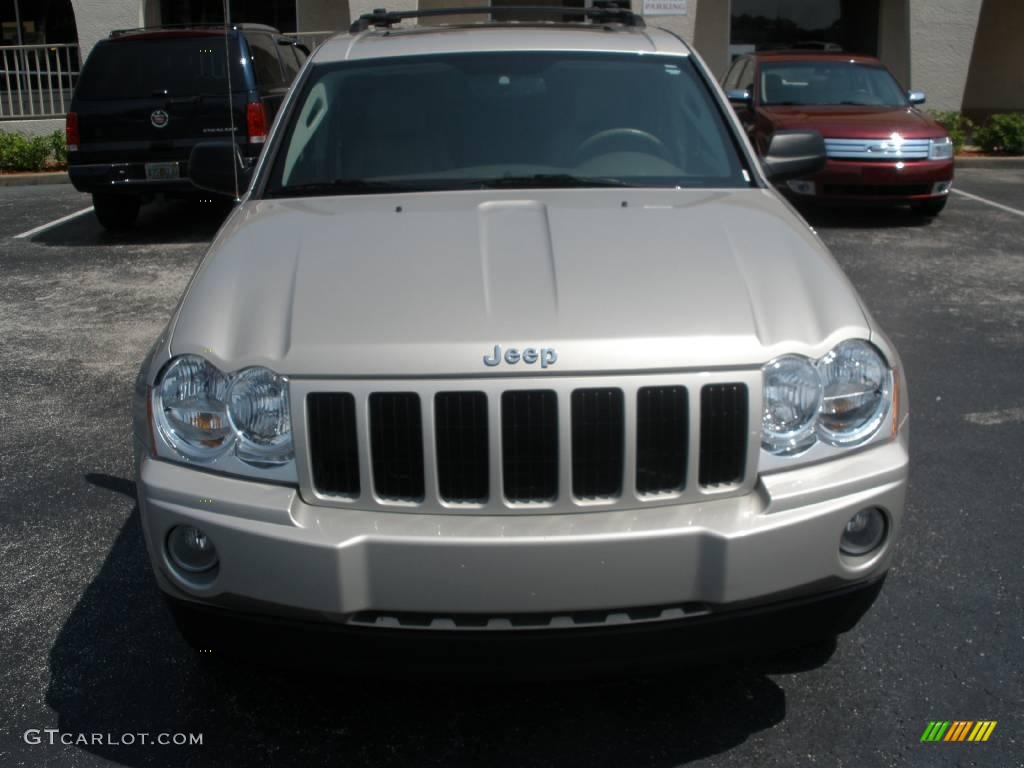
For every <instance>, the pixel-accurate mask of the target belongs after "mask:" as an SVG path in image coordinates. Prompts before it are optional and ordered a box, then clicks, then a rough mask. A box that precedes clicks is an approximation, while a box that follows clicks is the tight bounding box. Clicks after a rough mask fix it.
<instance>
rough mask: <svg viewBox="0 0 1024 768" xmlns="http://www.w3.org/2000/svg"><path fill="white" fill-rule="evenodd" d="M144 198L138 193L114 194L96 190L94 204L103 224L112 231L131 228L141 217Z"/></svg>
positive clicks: (98, 217)
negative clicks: (140, 212) (140, 211)
mask: <svg viewBox="0 0 1024 768" xmlns="http://www.w3.org/2000/svg"><path fill="white" fill-rule="evenodd" d="M141 205H142V200H141V198H139V197H138V196H136V195H112V194H107V193H100V192H95V193H93V196H92V206H93V209H94V210H95V211H96V218H97V219H99V222H100V224H101V225H103V228H104V229H106V230H109V231H111V232H124V231H125V230H128V229H131V228H132V225H134V224H135V220H136V219H137V218H138V217H139V208H140V207H141Z"/></svg>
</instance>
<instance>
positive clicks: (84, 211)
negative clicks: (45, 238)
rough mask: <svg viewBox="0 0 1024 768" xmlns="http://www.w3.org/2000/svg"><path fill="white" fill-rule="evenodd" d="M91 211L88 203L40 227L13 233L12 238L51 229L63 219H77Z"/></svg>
mask: <svg viewBox="0 0 1024 768" xmlns="http://www.w3.org/2000/svg"><path fill="white" fill-rule="evenodd" d="M91 211H92V206H91V205H90V206H89V207H88V208H83V209H82V210H80V211H76V212H75V213H69V214H68V215H67V216H62V217H61V218H59V219H54V220H53V221H50V222H47V223H46V224H43V225H42V226H41V227H36V228H35V229H30V230H29V231H28V232H22V233H21V234H20V235H15V236H14V239H15V240H24V239H25V238H26V237H32V235H38V234H39V233H40V232H45V231H46V230H48V229H52V228H53V227H56V226H58V225H60V224H63V223H64V222H65V221H71V220H72V219H77V218H78V217H79V216H84V215H85V214H87V213H90V212H91Z"/></svg>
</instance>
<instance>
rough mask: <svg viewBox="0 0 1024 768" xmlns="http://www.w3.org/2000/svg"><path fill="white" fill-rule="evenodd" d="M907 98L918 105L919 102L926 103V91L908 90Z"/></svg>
mask: <svg viewBox="0 0 1024 768" xmlns="http://www.w3.org/2000/svg"><path fill="white" fill-rule="evenodd" d="M907 99H908V100H909V101H910V103H911V104H912V105H914V106H917V105H918V104H924V102H925V95H924V91H907Z"/></svg>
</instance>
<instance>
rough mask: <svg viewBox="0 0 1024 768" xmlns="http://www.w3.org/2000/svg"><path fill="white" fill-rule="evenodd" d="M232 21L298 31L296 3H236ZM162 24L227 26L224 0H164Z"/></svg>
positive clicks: (238, 0) (274, 0)
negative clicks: (296, 26)
mask: <svg viewBox="0 0 1024 768" xmlns="http://www.w3.org/2000/svg"><path fill="white" fill-rule="evenodd" d="M231 21H233V22H236V23H240V24H242V23H249V24H269V25H270V26H272V27H275V28H276V29H278V30H280V31H281V32H295V31H297V30H296V28H295V0H235V1H234V2H232V4H231ZM160 22H161V23H162V24H223V23H224V1H223V0H161V3H160Z"/></svg>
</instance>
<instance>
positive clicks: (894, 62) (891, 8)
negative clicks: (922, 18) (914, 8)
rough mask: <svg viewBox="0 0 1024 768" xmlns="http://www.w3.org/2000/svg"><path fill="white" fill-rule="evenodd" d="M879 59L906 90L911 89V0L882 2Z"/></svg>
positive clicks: (879, 17) (879, 15)
mask: <svg viewBox="0 0 1024 768" xmlns="http://www.w3.org/2000/svg"><path fill="white" fill-rule="evenodd" d="M878 58H879V59H881V60H882V63H883V64H885V66H887V67H888V68H889V71H890V72H892V73H893V74H894V75H895V76H896V79H897V80H899V81H900V83H901V84H902V85H903V87H904V88H909V87H910V0H882V3H881V6H880V7H879V14H878Z"/></svg>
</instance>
